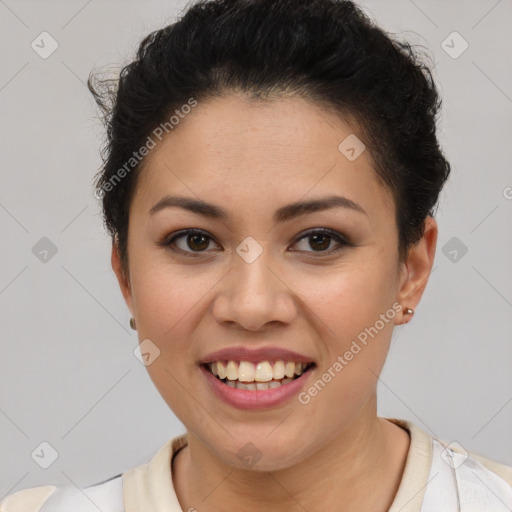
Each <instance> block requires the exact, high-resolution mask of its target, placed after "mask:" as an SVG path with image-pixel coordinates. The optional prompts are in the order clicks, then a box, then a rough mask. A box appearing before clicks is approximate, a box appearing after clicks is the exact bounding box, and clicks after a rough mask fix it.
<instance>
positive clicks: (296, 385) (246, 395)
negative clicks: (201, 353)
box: [199, 366, 312, 409]
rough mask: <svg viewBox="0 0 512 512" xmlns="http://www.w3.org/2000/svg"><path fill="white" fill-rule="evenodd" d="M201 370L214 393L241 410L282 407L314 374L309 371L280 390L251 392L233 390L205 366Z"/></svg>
mask: <svg viewBox="0 0 512 512" xmlns="http://www.w3.org/2000/svg"><path fill="white" fill-rule="evenodd" d="M199 368H200V369H201V371H202V372H203V375H204V376H205V377H206V380H207V382H208V384H209V385H210V386H211V387H212V389H213V392H214V393H215V394H216V395H217V396H218V397H219V398H220V399H221V400H223V401H224V402H225V403H227V404H229V405H232V406H233V407H237V408H239V409H263V408H268V407H275V406H277V405H281V404H282V403H284V402H286V401H287V400H289V399H290V398H291V397H292V396H294V395H297V394H298V393H299V392H300V390H301V389H302V388H303V387H304V386H305V384H306V382H307V380H308V379H309V377H310V374H311V372H312V371H311V370H308V371H307V372H305V373H303V374H302V375H301V376H300V377H298V378H297V379H294V380H292V381H291V382H288V383H286V384H281V386H279V387H278V388H272V389H257V390H255V391H251V390H248V389H237V388H232V387H230V386H228V385H227V384H224V383H223V382H222V381H221V380H220V379H218V378H217V377H215V376H214V375H213V374H212V373H211V372H209V371H208V370H207V369H206V368H205V367H204V366H200V367H199Z"/></svg>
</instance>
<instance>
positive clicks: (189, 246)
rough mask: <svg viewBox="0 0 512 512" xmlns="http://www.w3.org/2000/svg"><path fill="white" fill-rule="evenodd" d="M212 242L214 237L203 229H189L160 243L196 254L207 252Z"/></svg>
mask: <svg viewBox="0 0 512 512" xmlns="http://www.w3.org/2000/svg"><path fill="white" fill-rule="evenodd" d="M211 242H213V239H212V238H211V237H210V236H208V235H207V234H206V233H204V232H203V231H198V230H193V229H189V230H185V231H181V232H180V233H177V234H175V235H174V236H173V237H172V238H171V239H169V240H168V241H163V242H161V244H160V245H163V246H168V247H170V248H171V249H173V250H175V249H174V246H175V247H177V248H178V250H179V251H181V252H183V253H187V254H189V255H194V253H202V252H206V251H207V249H208V247H209V246H210V243H211Z"/></svg>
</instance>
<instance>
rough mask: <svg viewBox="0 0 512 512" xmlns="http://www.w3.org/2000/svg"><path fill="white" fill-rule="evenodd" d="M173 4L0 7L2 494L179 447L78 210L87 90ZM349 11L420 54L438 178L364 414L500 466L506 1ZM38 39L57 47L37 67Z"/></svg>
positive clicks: (506, 322)
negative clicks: (421, 257)
mask: <svg viewBox="0 0 512 512" xmlns="http://www.w3.org/2000/svg"><path fill="white" fill-rule="evenodd" d="M184 5H185V3H184V2H174V1H170V0H169V1H161V0H160V1H145V2H135V1H112V0H111V1H105V0H102V1H99V0H89V1H85V0H71V1H70V0H68V1H50V0H48V1H35V0H34V1H22V0H19V1H15V0H0V47H1V48H2V54H1V72H0V109H1V134H0V141H1V153H0V159H1V171H0V172H1V186H0V235H1V242H0V243H1V247H2V259H1V265H0V328H1V357H0V379H1V388H0V461H1V464H0V498H1V497H3V496H4V495H5V494H7V493H12V492H14V491H16V490H19V489H23V488H27V487H32V486H36V485H43V484H56V485H74V484H76V485H79V486H87V485H92V484H93V483H96V482H100V481H102V480H104V479H107V478H109V477H111V476H114V475H117V474H119V473H121V472H123V471H125V470H127V469H128V468H131V467H134V466H136V465H138V464H142V463H144V462H147V461H148V460H149V459H150V458H151V456H152V455H153V454H154V453H156V451H157V450H158V449H159V448H160V447H161V446H162V445H163V443H164V442H165V441H166V440H167V439H169V438H170V437H173V436H175V435H177V434H179V433H182V432H184V427H183V426H182V424H181V423H180V422H179V421H178V420H177V419H176V418H175V416H174V415H173V413H172V412H171V411H170V410H169V408H168V407H167V405H166V404H165V402H164V401H163V400H162V398H161V397H160V395H159V394H158V392H157V390H156V389H155V388H154V386H153V384H152V382H151V380H150V379H149V376H148V375H147V372H146V368H145V367H144V366H143V364H141V363H140V362H139V360H138V359H137V358H136V357H135V355H134V350H135V349H136V347H137V334H136V332H135V331H132V330H131V329H130V328H129V324H128V321H129V311H128V309H127V307H126V305H125V303H124V300H123V298H122V295H121V293H120V290H119V288H118V284H117V281H116V279H115V275H114V273H113V271H112V269H111V267H110V248H111V246H110V240H109V238H108V237H107V234H106V232H105V231H104V229H103V226H102V220H101V216H100V210H99V202H98V200H97V199H96V198H95V197H94V196H93V189H92V179H93V176H94V174H95V173H96V172H97V170H98V169H99V166H100V156H99V148H100V146H101V144H102V137H103V131H102V130H103V129H102V126H101V124H100V122H99V120H98V113H97V110H96V108H95V105H94V102H93V99H92V97H91V95H90V93H89V92H88V90H87V88H86V85H85V81H86V79H87V77H88V74H89V72H90V71H91V70H92V69H93V68H98V67H101V66H104V65H114V66H115V67H117V68H118V67H119V66H120V65H122V64H125V63H127V62H128V61H129V60H130V59H131V58H132V56H133V52H134V51H135V49H136V46H137V43H138V42H139V41H140V40H141V38H142V37H143V36H144V35H146V34H147V33H149V32H150V31H152V30H155V29H157V28H160V27H162V26H164V25H165V24H167V23H169V22H172V21H174V20H175V17H176V15H177V13H178V12H179V11H180V10H181V8H182V7H183V6H184ZM360 5H362V6H363V7H364V9H365V10H366V11H367V12H368V13H369V14H370V15H371V16H372V17H373V18H374V19H375V20H376V21H377V23H378V24H380V25H381V26H382V27H383V28H385V29H386V30H388V31H391V32H397V33H399V36H400V38H401V39H407V40H409V41H410V42H411V43H414V44H421V45H423V46H425V47H426V48H428V50H429V51H430V52H431V53H432V55H433V58H434V63H435V67H434V74H435V78H436V81H437V82H438V84H439V87H440V92H441V95H442V98H443V101H444V108H443V114H442V117H441V118H440V121H439V138H440V141H441V144H442V146H443V148H444V151H445V153H446V155H447V157H448V159H449V160H450V162H451V164H452V175H451V178H450V181H449V183H448V184H447V186H446V188H445V190H444V192H443V194H442V196H441V205H440V208H439V210H438V213H437V220H438V223H439V227H440V233H439V240H438V247H437V254H436V261H435V264H434V271H433V273H432V275H431V277H430V281H429V284H428V286H427V289H426V292H425V294H424V297H423V300H422V301H421V303H420V305H419V307H418V308H417V311H416V314H415V315H414V318H413V320H412V321H411V323H410V324H408V325H407V326H404V327H399V328H396V329H395V332H394V336H393V342H392V348H391V351H390V354H389V358H388V361H387V363H386V365H385V368H384V371H383V373H382V375H381V379H380V383H379V414H380V415H381V416H385V417H396V418H405V419H409V420H411V421H413V422H415V423H416V424H417V425H418V426H420V427H421V428H423V429H424V430H426V431H427V432H428V433H430V434H432V435H436V436H438V437H440V438H441V439H443V440H444V441H446V442H457V443H459V444H460V445H462V446H463V447H464V448H466V449H467V450H472V451H475V452H477V453H480V454H483V455H485V456H487V457H490V458H493V459H495V460H497V461H500V462H502V463H507V464H512V437H511V432H512V372H511V362H512V268H511V262H512V229H511V220H512V199H511V197H512V188H511V187H512V173H511V149H510V148H511V145H510V141H511V140H512V116H511V113H512V59H510V54H511V50H512V31H511V30H510V27H511V26H512V3H511V2H510V1H509V0H503V1H495V0H478V1H476V0H473V1H468V0H457V1H454V0H452V1H446V0H443V1H441V0H438V1H426V0H415V1H412V0H393V1H386V2H384V1H362V2H360ZM42 32H47V33H48V34H49V35H50V36H51V38H52V39H53V40H55V41H56V43H57V44H58V48H57V49H56V50H55V51H54V52H53V53H52V54H51V55H50V56H48V57H47V58H42V57H41V55H40V54H41V52H43V50H44V51H49V50H51V44H55V43H53V42H52V40H51V39H49V38H48V36H47V35H44V36H40V34H41V33H42ZM454 32H457V34H453V33H454ZM41 37H45V38H46V39H45V41H46V43H45V44H44V47H45V48H44V49H43V48H41V47H42V46H43V45H42V44H41V43H40V42H39V48H38V47H37V46H35V45H34V46H35V48H38V50H37V51H36V50H35V49H34V48H33V46H32V42H33V41H35V43H37V42H38V41H40V40H41ZM443 41H444V43H443ZM466 44H467V45H468V47H467V49H465V51H463V52H462V53H461V51H462V50H463V49H464V48H465V46H466ZM44 251H47V252H46V253H44ZM41 258H43V259H45V258H46V261H42V260H41ZM41 443H43V444H41ZM44 443H48V444H44ZM38 453H39V454H41V453H44V454H45V457H46V462H45V461H43V460H42V459H43V458H44V457H42V456H40V457H39V459H38V457H37V454H38ZM52 455H53V458H55V457H56V459H55V460H54V462H53V463H52V464H51V465H50V466H49V467H48V468H47V469H44V468H43V467H41V464H43V465H44V464H48V463H49V462H51V457H52Z"/></svg>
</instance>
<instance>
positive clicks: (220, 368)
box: [217, 361, 226, 379]
mask: <svg viewBox="0 0 512 512" xmlns="http://www.w3.org/2000/svg"><path fill="white" fill-rule="evenodd" d="M217 372H218V373H217V375H218V376H219V379H225V378H226V367H225V366H224V363H223V362H222V361H217Z"/></svg>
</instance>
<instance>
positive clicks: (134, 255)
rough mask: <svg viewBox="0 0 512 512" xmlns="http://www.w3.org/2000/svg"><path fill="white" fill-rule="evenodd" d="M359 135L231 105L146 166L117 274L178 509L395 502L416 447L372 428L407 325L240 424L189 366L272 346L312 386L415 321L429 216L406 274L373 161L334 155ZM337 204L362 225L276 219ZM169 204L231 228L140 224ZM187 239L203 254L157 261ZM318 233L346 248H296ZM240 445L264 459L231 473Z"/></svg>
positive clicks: (322, 118)
mask: <svg viewBox="0 0 512 512" xmlns="http://www.w3.org/2000/svg"><path fill="white" fill-rule="evenodd" d="M353 133H356V134H357V131H356V129H355V127H354V126H353V125H352V126H351V125H350V124H349V123H348V121H347V120H343V119H341V118H340V116H339V115H338V114H335V113H334V112H330V111H327V110H325V109H324V108H322V107H321V106H319V105H317V104H314V103H312V102H309V101H307V100H305V99H301V98H298V97H294V98H292V97H281V98H274V99H271V100H266V101H252V100H249V99H248V98H247V97H245V96H243V95H242V94H235V93H232V94H229V95H226V96H222V97H217V98H215V99H210V100H208V101H206V102H202V103H199V104H198V105H197V106H196V107H195V108H194V109H193V111H192V112H191V113H190V114H189V115H188V116H187V117H186V118H185V119H184V120H182V121H181V122H180V124H179V126H178V127H176V128H175V130H174V131H173V132H171V133H170V134H169V135H167V136H166V138H164V139H163V140H162V143H160V145H159V146H157V147H156V148H155V149H154V150H152V151H151V152H150V154H149V155H148V157H146V161H145V166H144V169H143V171H142V174H141V176H140V181H139V184H138V186H137V189H136V192H135V195H134V197H133V200H132V203H131V205H130V214H129V216H130V224H129V233H128V254H129V268H128V269H126V270H127V272H124V271H123V268H122V266H121V262H120V257H119V254H118V251H117V248H116V245H115V244H114V245H113V247H112V266H113V269H114V271H115V273H116V275H117V278H118V280H119V285H120V288H121V291H122V293H123V296H124V298H125V300H126V303H127V305H128V308H129V309H130V311H131V313H132V315H133V316H134V317H135V319H136V322H137V330H138V336H139V340H141V341H142V340H145V339H146V338H149V339H150V340H151V341H152V342H153V343H154V344H155V345H157V346H158V348H159V350H160V356H159V357H158V358H156V359H155V360H154V362H152V363H151V364H150V365H149V366H147V370H148V372H149V375H150V377H151V379H152V380H153V382H154V384H155V386H156V388H157V389H158V391H159V392H160V394H161V395H162V397H163V399H164V400H165V401H166V403H167V404H168V405H169V407H170V408H171V409H172V410H173V412H174V413H175V414H176V416H177V417H178V418H179V419H180V420H181V421H182V423H183V424H184V425H185V427H186V429H187V432H188V437H189V444H188V446H187V447H186V448H184V449H182V450H181V451H180V452H179V453H178V455H177V456H176V457H175V459H174V462H173V468H172V469H173V485H174V487H175V489H176V493H177V496H178V499H179V501H180V504H181V506H182V508H183V510H188V509H189V508H191V507H194V508H195V509H197V510H198V511H200V512H204V511H220V510H244V511H263V510H272V511H296V510H297V511H299V510H301V511H303V510H304V509H305V510H337V511H345V512H349V511H359V512H360V511H361V510H373V511H375V512H378V511H386V510H388V508H389V507H390V505H391V503H392V501H393V498H394V496H395V494H396V492H397V489H398V485H399V483H400V480H401V477H402V473H403V469H404V466H405V461H406V457H407V454H408V449H409V436H408V434H407V432H406V431H405V430H403V429H401V428H400V427H398V426H396V425H394V424H392V423H391V422H389V421H387V420H385V419H383V418H379V417H377V408H376V387H377V380H378V379H377V376H378V375H379V374H380V372H381V370H382V367H383V365H384V362H385V359H386V355H387V352H388V349H389V344H390V340H391V335H392V332H393V328H394V326H395V325H399V324H402V323H405V322H406V321H408V320H409V319H410V315H408V316H405V315H404V314H403V313H402V312H400V313H398V314H396V316H395V317H394V318H393V319H392V320H391V321H389V322H388V323H385V326H384V328H382V329H381V330H380V331H379V332H378V334H377V335H376V336H374V337H373V338H371V339H370V341H369V342H368V344H367V345H366V346H365V347H364V348H363V349H362V350H361V351H360V352H359V353H358V354H357V356H355V357H354V358H353V359H352V360H351V361H350V362H349V364H347V365H346V366H345V367H344V368H343V370H342V371H341V372H339V373H337V374H336V377H335V378H333V379H332V380H331V381H330V382H329V383H328V385H326V386H325V387H324V388H323V389H322V390H321V391H320V392H319V393H318V394H317V396H315V397H314V398H312V399H311V401H310V402H309V403H308V404H301V403H300V402H299V401H298V400H297V399H296V397H293V398H292V399H290V400H288V401H287V402H286V403H285V404H282V405H279V406H276V407H273V408H269V409H265V410H257V411H247V410H240V409H237V408H234V407H232V406H230V405H227V404H225V403H224V402H222V401H220V400H219V399H218V398H217V397H216V396H215V395H214V394H213V393H212V391H211V390H210V388H209V386H208V385H207V382H206V379H205V377H204V376H203V375H202V374H201V372H200V370H199V368H198V366H197V364H196V363H197V361H198V359H199V358H201V357H204V356H205V355H207V354H208V353H210V352H212V351H214V350H218V349H221V348H225V347H230V346H236V345H247V346H251V347H263V346H279V347H284V348H287V349H290V350H294V351H296V352H299V353H301V354H304V355H307V356H308V357H310V358H311V360H312V361H315V362H316V365H317V367H316V368H315V369H314V370H313V372H312V375H311V376H310V378H309V381H308V384H307V385H306V386H310V385H311V384H312V383H313V382H314V381H316V380H317V379H318V378H319V377H320V376H321V375H322V373H324V372H325V371H327V369H328V368H329V367H332V365H333V363H334V362H335V361H336V359H337V357H338V356H340V355H343V354H344V353H345V352H346V351H347V350H348V349H349V347H350V345H351V343H352V341H353V340H354V339H356V337H357V335H358V334H359V333H360V332H361V331H364V329H365V328H366V327H369V326H373V325H374V324H375V322H376V321H377V320H378V319H379V317H380V315H381V314H383V313H385V312H386V311H388V310H390V308H392V305H393V304H394V303H399V304H401V305H402V306H403V307H404V308H405V307H410V308H412V309H416V306H417V304H418V303H419V301H420V298H421V296H422V294H423V291H424V289H425V286H426V284H427V281H428V277H429V274H430V271H431V268H432V265H433V260H434V254H435V247H436V241H437V224H436V222H435V220H434V219H433V218H431V217H427V219H426V227H425V234H424V236H423V238H422V239H421V240H420V241H419V242H418V243H417V244H416V245H415V246H413V247H412V248H411V249H410V251H409V255H408V258H407V261H406V262H404V263H403V264H400V262H399V259H398V231H397V226H396V221H395V204H394V202H393V198H392V195H391V192H390V191H389V189H387V188H386V187H385V186H383V185H382V184H381V182H380V181H379V180H378V178H377V175H376V173H375V171H374V170H373V168H372V159H371V155H370V154H369V151H368V150H367V151H364V152H363V153H362V154H361V155H360V156H359V157H358V158H357V159H356V160H354V161H349V160H348V159H347V158H346V157H345V156H344V155H343V154H341V153H340V151H339V150H338V145H339V144H340V142H341V141H343V140H344V139H345V137H347V136H348V135H349V134H353ZM333 193H336V194H338V195H343V196H345V197H347V198H349V199H351V200H352V201H354V202H356V203H358V204H359V205H360V206H361V207H362V208H363V209H364V210H365V212H366V213H361V212H358V211H355V210H351V209H347V208H339V207H335V208H331V209H328V210H324V211H319V212H314V213H309V214H307V215H303V216H300V217H297V218H295V219H291V220H289V221H286V222H283V223H276V222H274V221H273V219H272V215H273V213H274V211H275V210H276V209H277V208H279V207H281V206H283V205H285V204H289V203H292V202H295V201H299V200H304V199H312V198H317V197H323V196H327V195H331V194H333ZM166 194H172V195H183V196H186V197H191V198H196V199H197V198H200V199H202V200H205V201H208V202H211V203H214V204H216V205H218V206H221V207H223V208H225V209H227V210H228V213H229V219H227V220H225V221H220V220H215V219H209V218H206V217H203V216H201V215H198V214H196V213H192V212H189V211H186V210H184V209H181V208H179V207H171V208H167V209H165V210H161V211H159V212H158V213H156V214H155V215H153V216H151V215H149V214H148V211H149V210H150V208H151V207H152V206H153V205H155V204H156V203H157V202H158V201H159V200H160V199H161V198H162V197H163V196H164V195H166ZM186 228H197V229H201V230H203V231H206V232H207V235H208V236H209V237H210V238H207V239H206V241H204V240H201V239H200V240H199V242H198V241H195V243H194V240H192V241H190V239H189V243H188V244H187V236H184V237H182V238H181V239H179V240H178V241H176V243H175V245H174V247H175V249H176V251H175V252H173V251H172V248H171V247H172V246H168V247H163V246H160V245H158V242H160V241H161V240H162V239H164V238H166V237H167V238H169V235H170V234H172V233H174V232H177V231H178V230H182V229H186ZM311 228H315V229H317V228H318V229H321V228H329V229H332V230H334V231H336V232H338V233H340V234H342V235H344V236H345V237H347V238H348V239H349V240H350V241H352V242H353V243H354V244H355V246H343V245H341V246H340V245H339V244H338V242H336V240H335V239H329V238H327V240H326V242H325V246H326V247H327V249H322V248H320V249H319V246H321V244H322V243H323V241H322V240H320V242H317V243H316V245H315V242H314V240H313V239H312V238H311V236H309V237H305V238H303V235H302V232H304V231H306V230H309V229H311ZM298 235H301V237H298ZM247 236H251V237H253V238H254V239H255V240H256V241H257V242H258V243H259V244H260V245H261V247H262V248H263V252H262V254H261V255H260V256H259V257H258V258H257V259H256V260H255V261H254V262H252V263H247V262H246V261H245V260H244V259H242V258H241V257H240V256H239V255H238V254H237V252H236V248H237V247H238V246H239V244H240V243H241V242H242V240H244V238H245V237H247ZM299 238H300V240H299ZM203 242H204V243H203ZM329 242H330V243H329ZM327 244H328V245H327ZM325 246H324V247H325ZM337 247H341V250H340V251H338V252H331V254H330V255H327V256H325V255H324V254H325V253H326V252H327V253H328V252H329V251H330V250H331V249H336V248H337ZM179 248H181V249H182V251H187V252H188V254H194V251H195V253H198V254H199V256H198V257H196V258H195V259H194V258H193V257H187V256H186V255H184V254H180V251H179ZM204 248H206V250H204ZM292 248H294V249H295V251H293V250H292ZM201 250H203V252H202V253H201V252H200V251H201ZM322 251H323V252H322ZM313 418H314V421H313V420H312V419H313ZM249 442H251V443H252V444H253V445H255V446H256V448H257V449H258V450H259V452H260V453H261V459H260V460H259V461H258V462H257V463H256V464H255V465H254V466H251V467H248V466H245V465H244V463H243V462H242V461H241V460H240V459H239V458H238V457H237V453H238V451H239V450H240V449H241V448H242V447H243V446H244V445H246V444H247V443H249ZM333 484H335V485H333ZM368 489H371V490H372V491H371V492H368Z"/></svg>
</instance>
